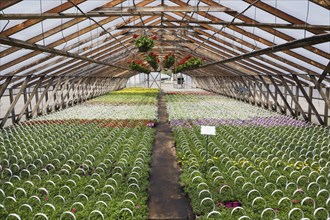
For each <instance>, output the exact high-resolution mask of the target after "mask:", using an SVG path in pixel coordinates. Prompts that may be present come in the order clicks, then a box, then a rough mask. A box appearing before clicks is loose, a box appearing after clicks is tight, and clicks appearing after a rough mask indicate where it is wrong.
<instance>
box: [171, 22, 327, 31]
mask: <svg viewBox="0 0 330 220" xmlns="http://www.w3.org/2000/svg"><path fill="white" fill-rule="evenodd" d="M165 22H175V23H184V24H209V25H225V26H239V27H271V28H280V29H302V30H313V29H316V30H325V31H328V30H330V25H311V24H306V25H304V24H275V23H254V22H253V23H246V22H229V21H221V22H220V21H189V20H165Z"/></svg>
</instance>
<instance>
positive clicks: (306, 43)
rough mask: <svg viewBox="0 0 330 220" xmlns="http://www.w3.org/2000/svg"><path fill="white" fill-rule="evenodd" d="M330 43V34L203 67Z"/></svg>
mask: <svg viewBox="0 0 330 220" xmlns="http://www.w3.org/2000/svg"><path fill="white" fill-rule="evenodd" d="M328 41H330V34H321V35H316V36H312V37H307V38H304V39H300V40H296V41H293V42H288V43H284V44H280V45H276V46H273V47H268V48H265V49H261V50H258V51H254V52H250V53H246V54H242V55H239V56H236V57H232V58H229V59H226V60H222V61H217V62H214V63H209V64H206V65H204V66H203V67H205V66H210V65H214V64H218V63H228V62H234V61H237V60H242V59H246V58H249V57H255V56H260V55H265V54H269V53H276V52H280V51H284V50H290V49H295V48H299V47H303V46H309V45H313V44H320V43H324V42H328Z"/></svg>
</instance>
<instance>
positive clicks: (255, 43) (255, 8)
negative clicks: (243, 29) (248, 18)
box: [252, 7, 258, 52]
mask: <svg viewBox="0 0 330 220" xmlns="http://www.w3.org/2000/svg"><path fill="white" fill-rule="evenodd" d="M253 19H254V21H255V22H256V21H257V7H254V18H253ZM255 30H256V27H255V26H253V29H252V34H253V35H255ZM253 41H254V48H253V49H252V52H253V51H255V50H256V49H257V48H258V44H257V41H256V39H255V38H253Z"/></svg>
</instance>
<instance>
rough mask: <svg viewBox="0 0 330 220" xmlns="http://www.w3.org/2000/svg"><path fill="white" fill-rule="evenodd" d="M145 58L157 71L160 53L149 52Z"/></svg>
mask: <svg viewBox="0 0 330 220" xmlns="http://www.w3.org/2000/svg"><path fill="white" fill-rule="evenodd" d="M145 60H146V61H147V62H148V63H149V65H150V66H151V67H152V68H153V69H154V70H155V71H157V69H158V67H159V65H158V63H159V58H158V55H157V54H155V53H154V52H151V53H149V54H148V55H147V56H146V58H145Z"/></svg>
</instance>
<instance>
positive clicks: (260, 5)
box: [243, 0, 325, 34]
mask: <svg viewBox="0 0 330 220" xmlns="http://www.w3.org/2000/svg"><path fill="white" fill-rule="evenodd" d="M243 1H245V2H247V3H249V4H252V3H253V2H254V1H255V0H243ZM316 1H318V0H316ZM254 6H255V7H258V8H260V9H262V10H264V11H265V12H270V13H272V14H273V15H274V16H276V17H278V18H280V19H283V20H284V21H287V22H289V23H292V24H304V25H305V24H306V22H305V21H303V20H300V19H298V18H296V17H294V15H290V14H287V13H285V12H283V11H281V10H279V9H277V8H275V7H273V6H271V5H270V4H267V3H265V2H263V1H259V2H257V3H256V4H254ZM311 32H312V33H313V34H324V33H325V32H324V31H322V30H311Z"/></svg>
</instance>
